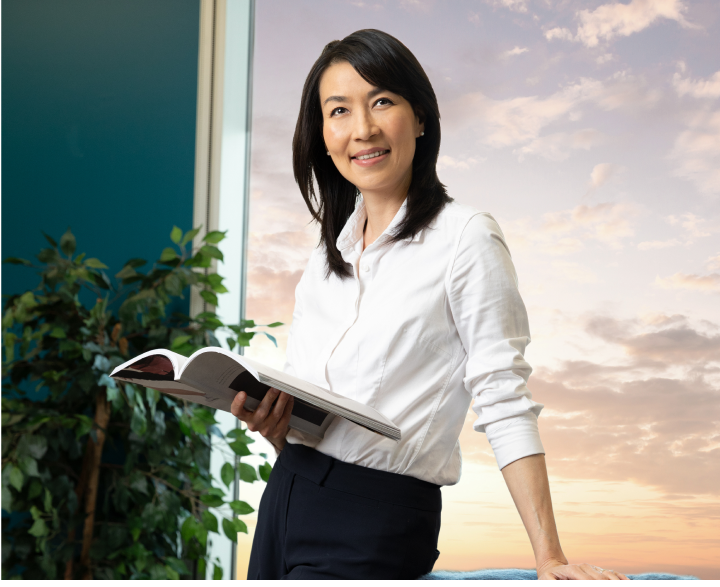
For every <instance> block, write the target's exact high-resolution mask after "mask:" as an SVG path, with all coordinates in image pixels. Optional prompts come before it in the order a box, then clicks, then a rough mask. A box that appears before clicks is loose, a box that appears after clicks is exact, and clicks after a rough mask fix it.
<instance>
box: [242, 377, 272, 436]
mask: <svg viewBox="0 0 720 587" xmlns="http://www.w3.org/2000/svg"><path fill="white" fill-rule="evenodd" d="M279 393H280V392H279V391H278V390H277V389H275V388H274V387H271V388H270V389H268V390H267V393H266V394H265V397H264V398H263V399H262V401H261V402H260V404H259V405H258V407H257V408H255V412H254V413H253V417H252V422H250V421H248V429H249V430H250V431H251V432H255V431H257V430H259V429H260V428H261V427H262V425H263V422H265V418H267V416H268V414H269V413H270V410H271V409H272V405H273V402H274V401H275V399H276V398H277V396H278V394H279Z"/></svg>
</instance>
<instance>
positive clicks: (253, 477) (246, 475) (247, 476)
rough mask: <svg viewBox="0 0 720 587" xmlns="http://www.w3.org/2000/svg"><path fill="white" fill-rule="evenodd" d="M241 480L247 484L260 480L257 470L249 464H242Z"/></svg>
mask: <svg viewBox="0 0 720 587" xmlns="http://www.w3.org/2000/svg"><path fill="white" fill-rule="evenodd" d="M240 479H241V480H242V481H245V482H246V483H254V482H255V481H257V480H258V476H257V473H256V472H255V468H254V467H251V466H250V465H248V464H247V463H240Z"/></svg>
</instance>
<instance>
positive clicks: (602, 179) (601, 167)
mask: <svg viewBox="0 0 720 587" xmlns="http://www.w3.org/2000/svg"><path fill="white" fill-rule="evenodd" d="M614 173H615V166H614V165H613V164H612V163H598V164H597V165H596V166H595V167H593V170H592V171H591V172H590V188H591V189H597V188H599V187H600V186H602V185H604V184H605V183H606V182H607V180H608V179H610V177H612V175H613V174H614Z"/></svg>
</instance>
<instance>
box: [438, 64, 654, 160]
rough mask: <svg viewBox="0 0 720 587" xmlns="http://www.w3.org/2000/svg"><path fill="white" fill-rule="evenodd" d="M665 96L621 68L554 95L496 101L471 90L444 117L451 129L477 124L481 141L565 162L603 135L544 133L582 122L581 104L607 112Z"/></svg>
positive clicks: (585, 131) (636, 107)
mask: <svg viewBox="0 0 720 587" xmlns="http://www.w3.org/2000/svg"><path fill="white" fill-rule="evenodd" d="M658 99H659V92H658V91H657V90H654V89H651V88H648V85H647V83H646V82H645V80H644V79H643V78H642V77H638V76H634V75H632V74H630V73H629V72H627V71H620V72H617V73H615V74H614V75H613V76H611V77H609V78H607V79H606V80H605V81H600V80H596V79H592V78H580V80H578V81H576V82H574V83H570V84H567V85H565V86H564V87H561V88H560V89H559V90H558V91H557V92H555V93H553V94H551V95H549V96H544V97H541V96H521V97H515V98H506V99H501V100H495V99H493V98H490V97H488V96H486V95H485V94H483V93H482V92H472V93H467V94H464V95H462V96H460V97H459V98H457V99H455V100H453V101H451V102H450V103H448V105H447V107H443V119H444V121H445V123H446V124H447V125H448V126H449V127H450V128H456V129H464V128H466V127H468V126H470V128H472V129H473V130H474V131H475V132H476V133H477V136H478V138H479V141H480V142H481V143H482V144H484V145H486V146H487V147H490V148H493V149H503V148H508V147H512V148H514V149H515V152H516V153H517V154H518V155H519V156H520V157H521V158H522V157H523V156H524V155H527V154H537V155H540V156H543V157H545V158H548V159H550V160H563V159H565V158H567V157H568V156H569V153H570V151H572V150H574V149H589V148H590V147H591V146H594V145H595V144H597V143H598V142H599V141H600V139H601V137H602V135H601V133H600V132H598V131H597V130H595V129H592V128H585V129H582V130H578V131H574V132H573V131H570V132H568V131H558V132H555V133H553V134H550V135H545V136H542V133H543V131H544V130H545V129H546V128H547V127H548V126H550V125H552V124H554V125H557V124H561V123H570V124H572V123H576V122H578V121H579V120H581V119H582V110H581V108H582V107H583V106H584V105H593V106H595V107H597V108H599V109H601V110H606V111H611V110H616V109H624V110H631V111H632V110H639V109H641V108H644V109H647V108H649V107H651V106H652V105H653V104H654V103H655V102H657V100H658Z"/></svg>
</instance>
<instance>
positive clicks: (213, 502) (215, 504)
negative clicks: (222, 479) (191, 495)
mask: <svg viewBox="0 0 720 587" xmlns="http://www.w3.org/2000/svg"><path fill="white" fill-rule="evenodd" d="M200 501H202V502H203V503H204V504H205V505H206V506H208V507H211V508H219V507H220V506H221V505H222V504H223V503H225V502H224V501H223V498H222V497H218V496H217V495H201V496H200Z"/></svg>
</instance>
